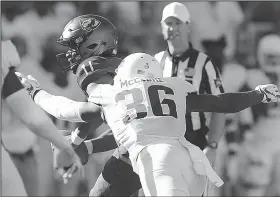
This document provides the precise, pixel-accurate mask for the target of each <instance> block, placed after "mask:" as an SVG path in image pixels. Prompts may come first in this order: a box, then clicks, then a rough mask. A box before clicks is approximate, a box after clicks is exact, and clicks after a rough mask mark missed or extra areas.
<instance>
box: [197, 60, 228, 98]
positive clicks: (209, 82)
mask: <svg viewBox="0 0 280 197" xmlns="http://www.w3.org/2000/svg"><path fill="white" fill-rule="evenodd" d="M199 93H200V94H203V93H207V94H214V95H217V94H220V93H224V88H223V84H222V80H221V75H220V71H219V69H218V68H217V67H216V66H214V65H213V63H212V62H211V61H210V59H209V58H207V60H206V64H205V66H204V68H203V70H202V79H201V84H200V87H199Z"/></svg>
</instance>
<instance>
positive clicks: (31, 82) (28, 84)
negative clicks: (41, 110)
mask: <svg viewBox="0 0 280 197" xmlns="http://www.w3.org/2000/svg"><path fill="white" fill-rule="evenodd" d="M15 73H16V75H17V77H18V78H19V80H20V82H21V83H22V85H23V86H24V87H25V89H26V90H27V91H28V93H29V95H30V96H31V97H32V98H33V99H34V96H35V93H37V92H38V91H40V90H41V88H40V84H39V82H38V81H37V80H36V79H35V78H34V77H33V76H31V75H28V76H27V77H26V76H25V75H24V74H22V73H20V72H15Z"/></svg>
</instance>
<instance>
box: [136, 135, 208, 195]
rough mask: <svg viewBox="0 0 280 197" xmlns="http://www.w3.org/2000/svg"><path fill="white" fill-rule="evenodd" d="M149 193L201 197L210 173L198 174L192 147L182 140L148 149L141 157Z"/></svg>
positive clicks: (141, 171) (140, 166)
mask: <svg viewBox="0 0 280 197" xmlns="http://www.w3.org/2000/svg"><path fill="white" fill-rule="evenodd" d="M136 163H137V167H138V170H139V171H138V173H139V176H140V181H141V184H142V188H143V191H144V194H145V196H201V195H202V194H203V191H204V189H205V184H206V176H201V175H198V174H197V173H195V171H194V168H193V163H192V161H191V158H190V155H189V152H188V150H187V149H186V148H185V147H184V146H182V145H181V144H180V142H179V141H178V140H166V141H164V142H161V143H157V144H152V145H149V146H147V147H146V148H144V149H143V150H142V151H141V152H140V153H139V155H138V158H137V162H136Z"/></svg>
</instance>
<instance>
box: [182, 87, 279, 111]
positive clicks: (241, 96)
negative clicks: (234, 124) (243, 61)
mask: <svg viewBox="0 0 280 197" xmlns="http://www.w3.org/2000/svg"><path fill="white" fill-rule="evenodd" d="M186 99H187V109H188V110H189V111H197V112H217V113H236V112H239V111H241V110H244V109H246V108H248V107H250V106H252V105H255V104H258V103H260V102H263V103H269V102H279V101H280V93H279V90H278V89H277V87H276V86H275V85H273V84H268V85H263V86H258V87H257V88H256V90H254V91H248V92H236V93H224V94H219V95H206V94H204V95H197V94H189V95H187V97H186Z"/></svg>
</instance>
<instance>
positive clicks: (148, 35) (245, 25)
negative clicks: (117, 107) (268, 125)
mask: <svg viewBox="0 0 280 197" xmlns="http://www.w3.org/2000/svg"><path fill="white" fill-rule="evenodd" d="M205 3H206V4H207V2H186V5H187V6H189V9H190V12H191V13H202V14H196V15H195V16H192V20H193V21H196V20H197V21H201V20H200V19H201V18H202V19H203V18H207V17H210V16H208V15H207V14H208V13H210V12H202V11H200V12H196V11H199V9H205V8H202V7H203V6H202V4H205ZM166 4H167V3H166V2H152V1H145V2H140V1H139V2H133V1H131V2H110V1H108V2H98V1H89V2H83V1H76V2H66V1H61V2H55V1H47V2H44V1H38V2H35V1H33V2H32V1H23V2H17V1H2V2H1V13H2V14H1V15H2V17H1V18H2V19H1V20H2V21H1V22H2V28H1V31H2V32H1V35H2V39H11V40H12V41H13V43H14V44H15V45H16V47H17V49H18V51H19V53H20V56H21V58H22V65H21V70H20V71H21V72H23V73H24V74H31V75H33V76H34V77H35V78H37V79H38V80H39V82H40V83H41V85H42V87H43V89H45V90H47V91H49V92H50V93H53V94H55V95H63V96H67V97H69V98H71V99H74V100H78V101H82V100H85V97H84V95H83V93H82V91H80V90H79V88H78V86H77V84H76V80H75V77H74V76H73V75H71V73H67V74H65V73H62V72H61V71H60V67H59V65H58V63H57V61H56V58H55V55H56V54H58V53H60V52H64V51H65V49H64V48H61V47H60V46H59V45H58V44H57V43H56V39H57V38H58V37H59V34H60V33H61V31H62V29H63V27H64V26H65V25H66V24H67V22H68V21H69V20H70V19H72V18H73V17H75V16H78V15H81V14H96V15H101V16H104V17H106V18H108V19H109V20H111V21H112V22H113V24H115V26H116V27H117V29H118V30H119V50H118V55H119V56H120V57H125V56H126V55H128V54H130V53H133V52H140V51H141V52H146V53H149V54H156V53H157V52H159V51H161V50H164V49H165V48H166V44H165V42H164V40H163V39H162V35H161V30H160V17H161V12H162V9H163V7H164V6H165V5H166ZM224 4H228V5H225V6H228V7H229V9H230V6H232V4H235V5H234V6H237V7H238V9H239V10H240V13H236V14H237V15H238V16H237V17H239V24H238V25H235V26H233V27H232V28H230V31H228V32H224V33H225V34H226V36H228V37H227V38H228V39H230V40H231V42H228V45H227V46H226V49H225V59H226V61H225V62H224V67H226V66H227V65H228V64H231V63H232V62H235V63H236V62H238V63H239V64H241V65H242V66H244V67H245V68H249V67H254V66H255V65H256V55H255V54H256V48H257V42H258V40H259V39H260V38H261V36H263V35H265V34H267V33H270V32H274V33H277V34H279V33H280V2H256V1H253V2H252V1H250V2H246V1H243V2H224ZM204 7H205V6H204ZM196 9H197V10H196ZM223 14H225V12H221V13H220V15H219V17H221V18H222V17H225V16H223ZM233 14H234V13H233ZM234 17H236V15H234ZM234 17H233V18H234ZM229 18H230V16H229ZM228 25H229V27H231V23H230V19H229V20H228ZM213 28H216V27H214V26H212V25H211V24H205V29H207V30H209V31H210V30H211V29H213ZM199 33H201V32H198V34H199ZM191 40H193V41H194V40H197V39H196V38H195V35H194V36H193V37H191ZM194 42H195V41H194ZM194 45H195V47H196V48H198V49H200V50H203V49H202V48H199V44H197V45H196V44H194ZM53 121H54V122H55V124H56V125H57V126H58V128H59V129H73V128H75V126H76V125H74V124H71V123H69V122H65V121H58V120H56V119H54V118H53ZM104 129H106V128H104ZM104 129H100V132H102V130H104ZM100 132H99V133H100ZM110 155H111V152H106V153H100V154H95V155H93V156H92V157H91V160H90V162H89V164H88V165H87V167H86V180H79V178H78V177H74V178H73V180H71V181H70V183H69V184H68V185H63V184H54V185H55V186H56V189H55V192H54V193H55V194H63V195H68V196H69V195H73V196H75V195H76V193H83V192H85V191H86V190H87V189H88V187H90V186H92V185H93V184H94V182H95V180H96V178H97V176H98V174H99V173H100V172H101V170H102V168H103V164H104V162H105V161H106V159H107V158H108V157H109V156H110ZM218 162H219V161H218ZM225 162H227V161H225ZM224 194H228V195H230V194H231V193H230V192H229V191H225V193H224Z"/></svg>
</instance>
